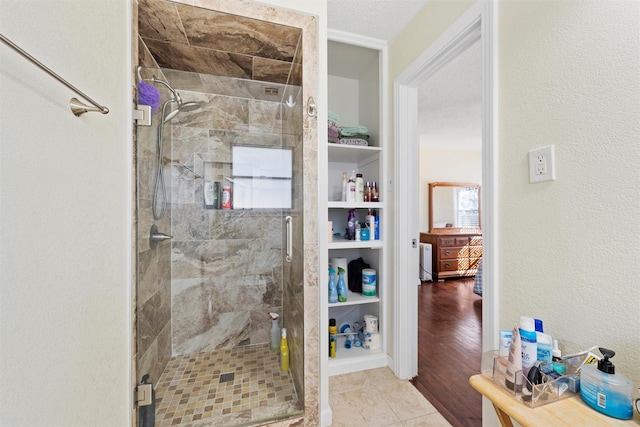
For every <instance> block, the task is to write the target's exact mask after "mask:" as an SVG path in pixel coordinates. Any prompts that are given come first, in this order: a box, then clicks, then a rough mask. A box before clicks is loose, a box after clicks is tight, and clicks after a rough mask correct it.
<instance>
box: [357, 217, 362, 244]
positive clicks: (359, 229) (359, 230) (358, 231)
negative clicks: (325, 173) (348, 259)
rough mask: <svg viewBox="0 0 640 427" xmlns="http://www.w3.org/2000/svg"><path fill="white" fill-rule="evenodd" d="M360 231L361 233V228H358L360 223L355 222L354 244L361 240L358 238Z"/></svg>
mask: <svg viewBox="0 0 640 427" xmlns="http://www.w3.org/2000/svg"><path fill="white" fill-rule="evenodd" d="M361 231H362V227H361V226H360V223H359V222H358V221H356V242H359V241H360V240H362V239H361V236H360V232H361Z"/></svg>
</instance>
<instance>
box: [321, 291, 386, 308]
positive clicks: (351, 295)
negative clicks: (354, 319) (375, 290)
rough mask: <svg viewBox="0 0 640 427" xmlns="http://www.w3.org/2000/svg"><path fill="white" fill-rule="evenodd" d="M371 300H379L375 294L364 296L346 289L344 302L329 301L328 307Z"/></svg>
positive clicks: (367, 302)
mask: <svg viewBox="0 0 640 427" xmlns="http://www.w3.org/2000/svg"><path fill="white" fill-rule="evenodd" d="M372 302H380V298H378V297H377V296H375V297H365V296H364V295H362V294H359V293H357V292H351V291H347V300H346V301H345V302H332V303H329V308H334V307H345V306H348V305H359V304H370V303H372Z"/></svg>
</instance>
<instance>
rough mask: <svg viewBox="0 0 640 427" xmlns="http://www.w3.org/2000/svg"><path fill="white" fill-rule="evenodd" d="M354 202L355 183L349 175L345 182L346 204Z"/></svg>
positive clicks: (353, 178)
mask: <svg viewBox="0 0 640 427" xmlns="http://www.w3.org/2000/svg"><path fill="white" fill-rule="evenodd" d="M355 201H356V181H355V177H354V176H353V175H351V176H350V177H349V181H348V182H347V202H355Z"/></svg>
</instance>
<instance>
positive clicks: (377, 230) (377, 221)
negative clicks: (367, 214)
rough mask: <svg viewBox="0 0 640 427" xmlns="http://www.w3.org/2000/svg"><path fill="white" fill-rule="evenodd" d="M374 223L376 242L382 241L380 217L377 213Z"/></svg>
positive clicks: (374, 212) (374, 214)
mask: <svg viewBox="0 0 640 427" xmlns="http://www.w3.org/2000/svg"><path fill="white" fill-rule="evenodd" d="M373 222H374V240H380V217H379V216H378V212H377V211H375V210H374V211H373Z"/></svg>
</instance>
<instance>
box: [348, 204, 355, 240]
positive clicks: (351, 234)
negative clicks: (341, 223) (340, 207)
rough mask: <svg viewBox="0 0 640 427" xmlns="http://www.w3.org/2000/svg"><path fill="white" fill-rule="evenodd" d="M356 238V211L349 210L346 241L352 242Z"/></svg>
mask: <svg viewBox="0 0 640 427" xmlns="http://www.w3.org/2000/svg"><path fill="white" fill-rule="evenodd" d="M355 238H356V210H355V209H349V216H348V217H347V239H348V240H354V239H355Z"/></svg>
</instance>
